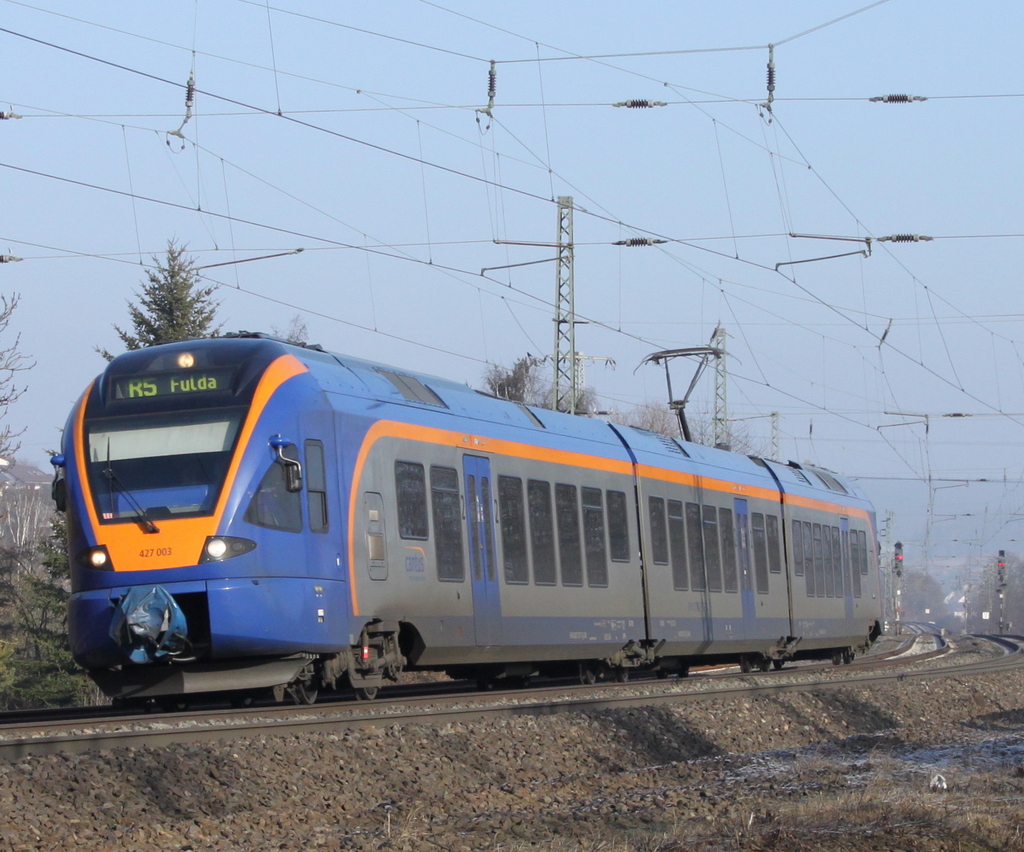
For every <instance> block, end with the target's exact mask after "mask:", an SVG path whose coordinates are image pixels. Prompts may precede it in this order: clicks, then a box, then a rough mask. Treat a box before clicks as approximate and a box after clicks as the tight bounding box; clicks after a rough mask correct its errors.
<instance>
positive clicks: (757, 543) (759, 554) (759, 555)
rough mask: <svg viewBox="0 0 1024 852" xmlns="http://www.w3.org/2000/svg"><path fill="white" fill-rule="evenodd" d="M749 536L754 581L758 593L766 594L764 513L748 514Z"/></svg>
mask: <svg viewBox="0 0 1024 852" xmlns="http://www.w3.org/2000/svg"><path fill="white" fill-rule="evenodd" d="M750 529H751V538H752V539H753V549H754V581H755V583H756V585H757V593H758V594H759V595H766V594H768V539H767V536H766V535H765V531H764V515H762V514H761V513H760V512H754V513H753V514H751V516H750Z"/></svg>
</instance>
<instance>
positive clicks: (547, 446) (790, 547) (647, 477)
mask: <svg viewBox="0 0 1024 852" xmlns="http://www.w3.org/2000/svg"><path fill="white" fill-rule="evenodd" d="M52 463H53V465H54V473H55V476H54V482H53V498H54V501H55V502H56V505H57V508H58V509H59V510H61V511H64V512H66V520H67V529H68V553H69V559H70V562H71V582H72V588H71V594H70V601H69V637H70V644H71V651H72V654H73V656H74V659H75V661H76V663H77V664H78V665H80V666H81V667H83V668H84V669H85V670H86V671H87V672H88V674H89V675H90V677H91V678H92V679H93V681H95V683H96V684H97V685H98V686H99V688H100V689H101V690H102V691H103V693H104V694H105V695H107V696H108V697H110V698H111V699H113V700H114V701H115V702H120V703H125V704H131V703H147V702H148V703H151V704H152V703H158V704H161V705H165V704H171V705H173V704H174V703H175V702H186V701H190V700H193V699H196V698H197V697H199V696H203V697H204V698H223V699H230V700H232V701H251V700H252V699H253V697H255V696H259V695H268V694H272V695H273V696H274V697H275V698H276V699H277V700H279V701H283V700H287V699H288V698H290V699H291V700H293V701H296V702H299V703H312V702H313V701H315V700H316V698H317V696H318V694H319V693H320V692H321V691H322V690H324V691H331V690H333V691H339V690H353V691H354V692H355V695H356V696H357V697H358V698H361V699H370V698H373V697H374V696H376V694H377V692H378V690H379V689H380V688H381V687H382V686H384V685H385V684H386V683H388V682H394V681H396V680H398V679H399V676H400V675H401V673H402V672H407V671H427V672H441V673H445V674H447V675H448V676H450V677H452V678H456V679H468V680H470V681H475V682H476V684H477V685H478V686H479V687H480V688H484V689H487V688H493V687H494V686H496V685H503V684H504V685H508V686H514V685H522V684H525V683H526V682H528V681H529V679H530V678H533V677H571V678H577V677H578V678H579V680H580V681H581V682H583V683H594V682H595V681H597V680H600V679H616V680H620V681H623V680H626V679H627V678H628V677H629V675H630V674H631V673H632V672H641V671H649V672H655V673H657V675H658V676H659V677H668V676H686V675H687V674H688V672H689V671H690V669H691V668H692V667H693V666H697V665H705V664H715V663H733V664H738V665H739V666H740V667H741V668H742V669H743V670H744V671H751V670H755V669H761V670H764V671H768V670H769V669H770V668H771V667H772V666H775V667H776V668H778V667H781V666H782V664H783V663H784V662H785V661H787V660H795V659H819V658H820V659H825V660H828V659H830V658H831V660H832V662H834V663H836V664H840V663H843V662H849V661H850V660H852V659H853V656H854V654H856V653H859V652H860V651H863V650H865V649H867V648H869V647H870V646H871V644H872V643H873V642H874V640H875V639H876V638H877V637H878V635H879V634H880V633H881V618H882V613H881V605H882V596H881V593H880V588H879V571H878V549H877V535H876V521H875V514H874V511H873V509H872V506H871V503H870V501H869V500H868V498H867V496H866V495H865V494H864V493H863V492H862V490H861V489H860V488H859V487H858V486H857V485H856V484H855V483H854V482H852V481H851V480H850V479H848V478H845V477H843V476H841V475H839V474H836V473H832V472H830V471H827V470H824V469H821V468H819V467H815V466H812V465H809V464H800V463H796V462H788V463H783V462H779V461H774V460H770V459H764V458H759V457H755V456H746V455H742V454H739V453H733V452H728V451H726V450H724V449H716V448H711V447H707V446H703V445H699V444H695V443H689V442H686V441H682V440H677V439H675V438H672V437H666V436H664V435H661V434H656V433H653V432H648V431H645V430H642V429H638V428H633V427H629V426H624V425H619V424H616V423H613V422H609V421H607V420H605V419H600V418H594V417H586V416H575V415H571V414H565V413H560V412H556V411H551V410H546V409H543V408H536V407H532V406H529V405H525V404H521V403H517V402H514V401H509V400H505V399H499V398H497V397H494V396H491V395H488V394H486V393H483V392H480V391H477V390H474V389H472V388H471V387H469V386H468V385H464V384H460V383H458V382H455V381H449V380H446V379H442V378H437V377H433V376H428V375H424V374H422V373H419V372H416V371H411V370H404V369H399V368H395V367H390V366H387V365H383V364H378V363H373V362H370V361H366V360H361V359H358V358H352V357H348V356H344V355H340V354H334V353H332V352H328V351H325V350H323V349H322V348H321V347H320V346H316V345H297V344H294V343H289V342H287V341H284V340H280V339H277V338H274V337H271V336H268V335H265V334H261V333H250V332H239V333H234V334H227V335H224V336H218V337H212V338H203V339H196V340H187V341H182V342H176V343H170V344H163V345H159V346H153V347H149V348H142V349H137V350H134V351H129V352H126V353H124V354H122V355H119V356H118V357H116V358H114V359H113V360H111V361H110V363H109V364H108V366H107V367H106V369H105V370H104V371H103V373H102V374H101V375H100V376H99V377H97V378H96V379H95V381H93V382H92V384H91V385H90V386H89V388H88V389H87V390H86V391H85V392H84V394H83V395H82V396H81V398H80V399H79V400H78V402H77V403H76V404H75V406H74V408H73V409H72V411H71V414H70V416H69V418H68V422H67V425H66V427H65V429H64V432H63V437H62V445H61V449H60V453H59V454H58V455H55V456H54V457H53V459H52Z"/></svg>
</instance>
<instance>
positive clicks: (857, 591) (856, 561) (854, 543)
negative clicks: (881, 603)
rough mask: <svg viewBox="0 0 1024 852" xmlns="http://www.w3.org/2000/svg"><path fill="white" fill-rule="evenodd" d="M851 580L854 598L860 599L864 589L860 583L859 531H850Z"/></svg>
mask: <svg viewBox="0 0 1024 852" xmlns="http://www.w3.org/2000/svg"><path fill="white" fill-rule="evenodd" d="M850 579H851V580H852V581H853V596H854V597H855V598H859V597H860V595H861V591H862V587H861V581H860V536H859V535H857V530H850Z"/></svg>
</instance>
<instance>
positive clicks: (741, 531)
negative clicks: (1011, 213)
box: [733, 497, 756, 624]
mask: <svg viewBox="0 0 1024 852" xmlns="http://www.w3.org/2000/svg"><path fill="white" fill-rule="evenodd" d="M733 509H734V510H735V512H736V568H737V572H738V573H739V575H740V577H739V579H740V599H741V600H742V602H743V620H744V621H745V622H747V623H748V624H750V623H751V622H750V619H752V618H754V616H755V615H756V608H755V606H754V582H753V580H754V578H753V570H752V566H751V558H750V557H751V552H750V514H749V511H748V509H747V501H746V500H743V499H742V498H740V497H736V498H734V500H733Z"/></svg>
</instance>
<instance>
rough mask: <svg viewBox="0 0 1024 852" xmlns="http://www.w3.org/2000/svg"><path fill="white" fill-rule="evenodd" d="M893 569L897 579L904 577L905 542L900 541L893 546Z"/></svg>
mask: <svg viewBox="0 0 1024 852" xmlns="http://www.w3.org/2000/svg"><path fill="white" fill-rule="evenodd" d="M893 569H894V571H895V573H896V576H897V577H902V576H903V542H902V541H898V542H896V544H895V545H894V546H893Z"/></svg>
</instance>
